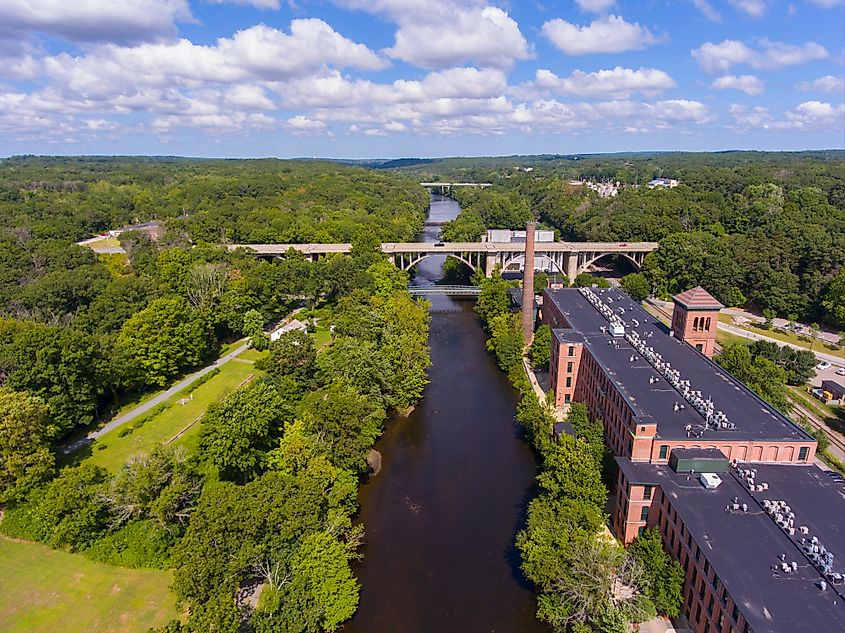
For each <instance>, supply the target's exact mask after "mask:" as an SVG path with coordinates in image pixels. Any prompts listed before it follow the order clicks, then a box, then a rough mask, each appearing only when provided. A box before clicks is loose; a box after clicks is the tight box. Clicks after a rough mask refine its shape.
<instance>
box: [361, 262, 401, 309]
mask: <svg viewBox="0 0 845 633" xmlns="http://www.w3.org/2000/svg"><path fill="white" fill-rule="evenodd" d="M367 273H368V274H369V275H370V277H371V278H372V280H373V281H372V289H373V293H374V294H375V295H376V296H378V297H382V298H384V299H387V298H388V297H390V296H391V295H393V294H394V293H396V292H399V291H400V290H405V289H406V288H407V287H408V273H407V272H406V271H404V270H402V269H401V268H397V267H396V266H394V265H393V264H391V263H390V262H389V261H387V260H386V259H381V260H379V261H377V262H376V263H374V264H371V265H370V267H369V268H367Z"/></svg>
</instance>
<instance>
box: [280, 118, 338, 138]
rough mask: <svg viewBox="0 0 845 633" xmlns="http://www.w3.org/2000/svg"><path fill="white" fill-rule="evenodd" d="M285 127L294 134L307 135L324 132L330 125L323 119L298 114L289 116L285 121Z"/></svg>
mask: <svg viewBox="0 0 845 633" xmlns="http://www.w3.org/2000/svg"><path fill="white" fill-rule="evenodd" d="M284 127H285V129H286V130H287V131H288V132H289V133H291V134H293V135H294V136H307V135H312V134H324V133H326V132H327V131H328V126H327V125H326V124H325V123H323V122H322V121H316V120H314V119H309V118H308V117H305V116H302V115H297V116H294V117H291V118H289V119H288V120H287V121H285V123H284Z"/></svg>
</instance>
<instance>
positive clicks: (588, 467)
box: [537, 435, 607, 508]
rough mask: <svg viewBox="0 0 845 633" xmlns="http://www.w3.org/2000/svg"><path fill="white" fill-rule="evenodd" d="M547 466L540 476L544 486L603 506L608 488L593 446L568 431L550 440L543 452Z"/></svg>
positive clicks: (560, 494)
mask: <svg viewBox="0 0 845 633" xmlns="http://www.w3.org/2000/svg"><path fill="white" fill-rule="evenodd" d="M543 458H544V463H543V470H542V472H541V473H540V474H539V475H538V476H537V481H538V482H539V484H540V488H541V489H542V490H543V491H544V492H545V493H547V494H549V495H551V496H553V497H558V498H560V499H579V500H582V501H585V502H587V503H592V504H593V505H595V506H596V507H597V508H603V507H604V504H605V501H606V500H607V489H606V488H605V487H604V484H603V483H602V481H601V472H600V471H599V468H598V467H597V465H596V460H595V457H594V455H593V452H592V451H591V449H590V446H589V445H588V444H587V442H585V441H584V440H581V439H575V438H573V437H570V436H568V435H566V436H563V437H561V438H560V440H559V441H558V442H556V443H553V444H550V445H549V446H548V449H547V450H546V451H545V452H544V453H543Z"/></svg>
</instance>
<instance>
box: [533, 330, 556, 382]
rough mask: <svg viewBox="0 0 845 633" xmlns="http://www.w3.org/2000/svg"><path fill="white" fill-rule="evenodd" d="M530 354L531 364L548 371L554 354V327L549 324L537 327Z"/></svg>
mask: <svg viewBox="0 0 845 633" xmlns="http://www.w3.org/2000/svg"><path fill="white" fill-rule="evenodd" d="M529 354H530V355H531V364H532V365H533V366H534V367H535V368H538V369H545V370H546V371H548V369H549V363H550V362H551V354H552V329H551V328H550V327H549V326H548V325H541V326H540V327H538V328H537V331H536V332H535V333H534V341H533V342H532V343H531V349H530V350H529Z"/></svg>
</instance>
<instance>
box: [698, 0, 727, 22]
mask: <svg viewBox="0 0 845 633" xmlns="http://www.w3.org/2000/svg"><path fill="white" fill-rule="evenodd" d="M692 3H693V4H694V5H695V8H696V9H698V10H699V11H701V12H702V13H703V14H704V17H706V18H707V19H708V20H710V21H711V22H721V21H722V14H721V13H719V12H718V11H717V10H716V9H715V8H714V7H713V5H712V4H710V3H709V2H708V1H707V0H692Z"/></svg>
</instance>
